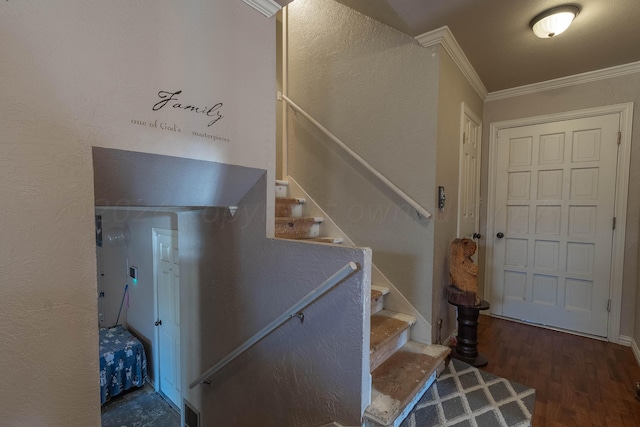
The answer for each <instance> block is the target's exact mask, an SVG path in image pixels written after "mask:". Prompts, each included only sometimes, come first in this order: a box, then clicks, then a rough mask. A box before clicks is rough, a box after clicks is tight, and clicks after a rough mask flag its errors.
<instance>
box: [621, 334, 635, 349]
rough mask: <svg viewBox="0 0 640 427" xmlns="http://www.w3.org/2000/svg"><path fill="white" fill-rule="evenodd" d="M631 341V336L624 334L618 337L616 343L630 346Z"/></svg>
mask: <svg viewBox="0 0 640 427" xmlns="http://www.w3.org/2000/svg"><path fill="white" fill-rule="evenodd" d="M632 341H633V338H631V337H629V336H626V335H620V336H619V337H618V344H620V345H623V346H625V347H631V342H632Z"/></svg>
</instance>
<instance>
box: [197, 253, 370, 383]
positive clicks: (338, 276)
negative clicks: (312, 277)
mask: <svg viewBox="0 0 640 427" xmlns="http://www.w3.org/2000/svg"><path fill="white" fill-rule="evenodd" d="M357 269H358V265H357V264H356V263H354V262H350V263H348V264H346V265H345V266H344V267H342V268H341V269H340V270H338V271H336V272H335V273H334V274H333V275H332V276H331V277H329V278H328V279H327V280H325V281H324V282H322V284H320V286H318V287H317V288H315V289H314V290H312V291H311V292H309V293H308V294H307V295H306V296H305V297H303V298H302V299H301V300H300V301H298V302H297V303H295V304H294V305H292V306H291V307H289V309H288V310H286V311H285V312H284V313H282V314H281V315H280V316H278V317H277V318H276V319H275V320H274V321H273V322H271V323H269V324H268V325H267V326H265V327H264V328H263V329H262V330H260V331H259V332H257V333H256V334H255V335H254V336H252V337H251V338H249V339H248V340H247V341H245V342H244V343H242V344H241V345H239V346H238V347H237V348H236V349H235V350H233V351H232V352H231V353H229V354H228V355H226V356H225V357H224V358H222V359H221V360H220V361H219V362H218V363H216V364H215V365H213V366H212V367H211V368H209V369H207V370H206V371H204V372H203V373H202V374H201V375H200V376H199V377H198V378H196V379H195V380H194V381H193V382H192V383H191V384H189V388H190V389H192V388H194V387H195V386H197V385H200V384H209V382H208V381H207V378H209V377H211V376H213V374H215V373H216V372H218V371H219V370H220V369H222V368H224V367H225V366H226V365H228V364H229V363H230V362H231V361H233V360H234V359H235V358H236V357H238V356H240V355H241V354H242V353H244V352H245V351H247V350H248V349H250V348H251V347H253V346H254V345H255V344H256V343H257V342H258V341H260V340H261V339H263V338H264V337H266V336H267V335H269V334H270V333H271V332H273V331H274V330H276V329H277V328H278V327H279V326H280V325H282V324H283V323H284V322H286V321H287V320H289V319H291V318H293V317H297V318H298V319H300V321H301V322H304V313H303V312H302V309H304V308H305V307H307V306H308V305H310V304H311V303H312V302H314V301H315V300H317V299H318V298H320V297H321V296H322V295H324V294H325V293H327V292H328V291H329V290H330V289H331V288H333V287H334V286H335V285H337V284H338V283H340V281H342V280H343V279H345V278H346V277H347V276H349V275H350V274H351V273H353V272H354V271H356V270H357Z"/></svg>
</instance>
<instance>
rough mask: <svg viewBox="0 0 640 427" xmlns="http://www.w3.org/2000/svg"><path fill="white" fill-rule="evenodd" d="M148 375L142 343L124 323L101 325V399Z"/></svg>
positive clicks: (133, 384)
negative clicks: (102, 326)
mask: <svg viewBox="0 0 640 427" xmlns="http://www.w3.org/2000/svg"><path fill="white" fill-rule="evenodd" d="M146 379H147V357H146V355H145V354H144V348H143V347H142V343H141V342H140V341H139V340H138V339H137V338H135V337H134V336H133V335H131V333H130V332H129V331H127V330H126V329H125V328H124V327H122V326H115V327H113V328H111V329H109V328H101V329H100V403H101V404H103V403H105V402H106V401H107V400H108V399H109V398H110V397H113V396H117V395H118V394H120V393H122V392H123V391H125V390H128V389H130V388H131V387H134V386H135V387H141V386H142V385H144V382H145V380H146Z"/></svg>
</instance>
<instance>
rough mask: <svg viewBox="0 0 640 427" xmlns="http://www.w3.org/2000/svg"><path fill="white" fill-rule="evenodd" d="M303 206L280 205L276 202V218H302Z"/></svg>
mask: <svg viewBox="0 0 640 427" xmlns="http://www.w3.org/2000/svg"><path fill="white" fill-rule="evenodd" d="M302 206H303V205H302V204H295V205H294V204H287V203H279V202H278V201H277V200H276V217H293V218H300V217H302Z"/></svg>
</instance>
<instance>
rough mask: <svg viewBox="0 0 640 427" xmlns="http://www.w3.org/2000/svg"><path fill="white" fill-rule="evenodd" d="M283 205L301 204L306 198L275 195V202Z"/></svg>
mask: <svg viewBox="0 0 640 427" xmlns="http://www.w3.org/2000/svg"><path fill="white" fill-rule="evenodd" d="M278 203H279V204H283V205H302V204H304V203H306V200H305V199H303V198H300V197H276V204H278Z"/></svg>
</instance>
